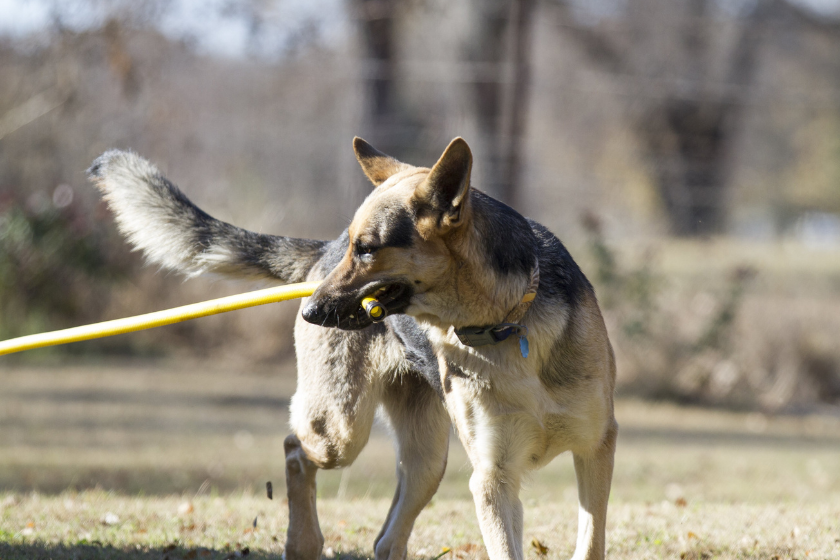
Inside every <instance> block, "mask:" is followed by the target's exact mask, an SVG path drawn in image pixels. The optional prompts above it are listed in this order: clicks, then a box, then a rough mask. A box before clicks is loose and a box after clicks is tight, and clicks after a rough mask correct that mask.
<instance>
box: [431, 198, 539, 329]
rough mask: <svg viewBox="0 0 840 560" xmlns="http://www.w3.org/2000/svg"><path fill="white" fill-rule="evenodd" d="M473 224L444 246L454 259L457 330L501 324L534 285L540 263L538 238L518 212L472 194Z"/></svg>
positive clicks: (451, 320) (452, 318)
mask: <svg viewBox="0 0 840 560" xmlns="http://www.w3.org/2000/svg"><path fill="white" fill-rule="evenodd" d="M471 202H472V204H471V208H470V216H469V221H468V223H467V224H465V227H463V228H459V230H458V231H455V232H452V234H451V235H450V236H449V237H448V238H447V240H446V244H447V247H448V248H449V250H450V252H451V254H452V257H453V270H452V279H453V280H452V281H453V282H454V283H455V285H454V286H453V287H454V291H453V293H455V294H457V301H455V302H453V304H452V314H451V316H450V317H447V318H444V317H441V319H443V320H444V322H447V323H449V324H450V325H453V326H455V327H456V328H460V327H464V326H470V325H493V324H497V323H501V322H502V321H504V320H505V318H506V317H508V314H509V313H510V311H511V310H512V309H513V308H514V307H516V306H517V305H518V304H519V302H520V301H521V299H522V296H523V295H524V294H525V292H526V291H527V290H528V288H529V285H530V283H531V273H532V271H533V269H534V266H535V264H536V262H537V254H536V238H535V237H534V234H533V232H532V231H531V228H530V226H529V225H528V222H527V221H526V220H525V219H524V218H523V217H522V216H520V215H519V214H517V213H516V212H515V211H513V210H511V209H510V208H508V207H507V206H505V205H503V204H501V203H500V202H498V201H495V200H493V199H491V198H490V197H488V196H487V195H485V194H483V193H481V192H479V191H474V194H473V196H472V200H471Z"/></svg>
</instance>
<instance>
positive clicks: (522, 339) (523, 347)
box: [519, 335, 528, 358]
mask: <svg viewBox="0 0 840 560" xmlns="http://www.w3.org/2000/svg"><path fill="white" fill-rule="evenodd" d="M519 352H520V353H521V354H522V357H523V358H527V357H528V337H526V336H525V335H519Z"/></svg>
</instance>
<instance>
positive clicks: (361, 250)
mask: <svg viewBox="0 0 840 560" xmlns="http://www.w3.org/2000/svg"><path fill="white" fill-rule="evenodd" d="M377 249H379V247H374V246H372V245H368V244H366V243H360V242H357V243H356V255H358V256H359V257H360V258H364V257H366V258H367V259H369V258H370V257H371V256H372V255H373V254H374V253H375V252H376V250H377ZM367 259H365V260H367Z"/></svg>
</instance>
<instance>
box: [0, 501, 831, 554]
mask: <svg viewBox="0 0 840 560" xmlns="http://www.w3.org/2000/svg"><path fill="white" fill-rule="evenodd" d="M388 505H389V501H388V500H371V499H361V498H359V499H350V500H336V499H334V498H333V499H329V500H322V502H321V504H320V516H321V526H322V528H323V532H324V536H325V539H326V544H325V552H326V554H327V555H328V557H331V556H333V555H335V557H339V558H348V557H349V558H366V557H369V556H370V551H371V549H372V543H373V539H374V537H375V536H376V533H377V532H378V530H379V523H381V520H382V519H383V518H384V516H385V513H386V512H387V509H388ZM190 509H191V511H190ZM255 518H256V519H257V527H256V529H255V528H254V526H253V523H254V519H255ZM838 519H840V503H838V502H837V501H835V502H834V504H833V505H830V504H826V503H817V504H814V503H811V504H785V505H782V506H779V505H770V504H765V505H756V504H722V503H700V502H698V503H692V504H688V505H687V506H683V507H681V506H678V505H675V504H673V503H671V502H669V501H663V502H658V503H655V504H645V503H638V502H633V503H615V504H613V505H612V507H611V510H610V520H609V525H608V555H609V556H611V557H613V558H628V559H636V558H698V559H699V558H766V559H768V560H769V559H771V558H773V557H778V558H792V557H793V558H796V557H798V558H838V557H840V527H838ZM2 520H3V529H2V532H0V557H2V558H4V559H6V560H12V559H17V558H20V559H23V558H26V559H32V558H38V557H43V558H56V559H62V560H63V559H65V558H67V559H69V558H113V559H117V558H119V559H134V558H138V559H139V558H162V557H169V558H170V559H172V560H175V559H180V558H185V559H189V558H208V559H209V558H214V559H220V558H225V557H228V556H231V555H232V554H233V555H235V554H236V553H237V552H239V553H240V554H242V551H244V550H245V549H247V550H248V552H249V553H250V555H251V556H253V557H256V558H269V557H275V558H276V557H278V556H279V555H280V554H281V553H282V551H283V541H284V539H285V530H286V526H287V522H288V518H287V511H286V507H285V503H284V502H282V501H279V500H275V501H273V502H270V501H268V500H267V499H266V498H265V497H264V496H251V495H242V494H237V495H227V496H224V497H215V498H211V497H207V496H201V497H192V496H168V497H143V498H138V497H127V496H123V495H116V494H110V493H107V492H103V491H87V492H84V493H80V494H76V493H64V494H59V495H55V496H49V497H46V496H39V495H37V494H34V495H26V496H18V495H14V494H12V495H9V496H6V497H5V500H4V501H3V509H2ZM575 524H576V511H575V505H574V504H573V503H570V502H560V503H553V502H547V501H542V500H536V499H534V500H530V503H528V505H527V507H526V530H525V542H526V545H529V546H527V549H528V553H527V556H528V557H529V558H538V557H540V556H541V555H540V554H539V552H538V549H537V547H536V545H535V544H530V543H532V542H533V541H535V540H536V541H537V542H539V543H540V544H542V545H543V546H545V547H547V549H548V552H547V554H546V557H547V558H563V557H569V556H571V554H572V552H573V547H574V535H575V530H576V526H575ZM444 547H446V548H451V549H452V552H451V553H450V554H451V555H450V556H448V558H457V559H460V560H466V559H469V558H486V553H485V552H484V549H483V547H482V546H481V536H480V533H479V531H478V527H477V524H476V520H475V514H474V511H473V508H472V504H471V503H470V502H469V501H467V500H443V499H440V500H435V501H434V502H433V503H432V505H430V506H429V507H428V508H426V510H425V511H424V512H423V513H422V515H421V516H420V518H419V520H418V522H417V526H416V528H415V531H414V535H413V537H412V540H411V543H410V547H409V555H410V556H411V557H418V558H431V557H433V556H436V555H437V554H439V553H440V552H441V551H442V550H443V549H444ZM445 558H446V557H445Z"/></svg>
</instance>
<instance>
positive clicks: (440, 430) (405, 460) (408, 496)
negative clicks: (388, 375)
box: [374, 374, 450, 560]
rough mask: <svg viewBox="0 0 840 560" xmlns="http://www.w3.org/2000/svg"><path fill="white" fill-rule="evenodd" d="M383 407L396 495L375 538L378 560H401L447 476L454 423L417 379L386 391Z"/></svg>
mask: <svg viewBox="0 0 840 560" xmlns="http://www.w3.org/2000/svg"><path fill="white" fill-rule="evenodd" d="M382 402H383V405H384V407H385V411H386V412H387V414H388V417H389V418H390V420H391V425H392V426H393V428H394V432H395V434H396V437H397V490H396V492H395V494H394V501H393V502H392V503H391V509H390V510H389V511H388V517H387V518H386V519H385V524H384V525H383V526H382V530H381V531H380V532H379V536H377V537H376V541H375V543H374V549H375V552H376V560H403V559H404V558H405V556H406V546H407V545H408V538H409V536H410V535H411V530H412V528H413V527H414V521H415V520H416V519H417V516H418V515H419V514H420V512H421V511H422V510H423V508H424V507H426V504H428V503H429V500H431V499H432V496H433V495H434V494H435V492H436V491H437V488H438V485H439V484H440V480H441V478H443V473H444V471H445V470H446V457H447V453H448V451H449V427H450V420H449V416H448V414H447V412H446V409H445V408H444V407H443V403H442V402H441V401H440V399H439V397H438V396H437V395H436V394H435V392H434V390H433V389H432V388H431V387H430V386H429V384H428V383H427V382H426V381H424V380H423V379H421V378H420V376H419V375H417V374H405V375H402V376H400V377H398V378H397V379H395V380H394V381H393V382H392V383H391V384H389V385H388V386H386V387H385V388H384V390H383V395H382Z"/></svg>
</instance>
